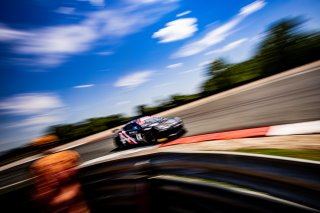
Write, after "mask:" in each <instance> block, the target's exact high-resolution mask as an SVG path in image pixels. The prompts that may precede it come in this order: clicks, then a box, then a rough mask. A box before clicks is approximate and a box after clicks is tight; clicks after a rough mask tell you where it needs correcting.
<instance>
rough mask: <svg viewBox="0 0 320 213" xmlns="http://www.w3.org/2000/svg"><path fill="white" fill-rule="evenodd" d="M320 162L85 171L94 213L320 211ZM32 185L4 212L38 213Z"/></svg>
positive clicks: (9, 198)
mask: <svg viewBox="0 0 320 213" xmlns="http://www.w3.org/2000/svg"><path fill="white" fill-rule="evenodd" d="M319 169H320V163H319V162H315V161H307V160H293V159H291V158H282V157H268V156H264V155H254V154H240V153H233V152H213V153H208V152H194V153H183V152H159V153H153V154H148V155H142V156H134V157H128V158H123V159H116V160H109V161H103V162H98V163H93V164H83V165H80V174H79V180H80V182H81V184H82V191H83V192H84V196H85V198H86V200H87V202H88V205H89V207H90V209H91V212H92V213H99V212H139V213H140V212H161V213H163V212H201V213H202V212H235V211H244V212H284V211H286V212H319V210H320V203H319V197H320V174H319V171H320V170H319ZM30 193H32V185H31V182H23V183H21V184H15V185H13V186H10V187H6V188H5V189H4V190H0V201H1V207H2V210H3V209H8V210H10V212H37V211H36V209H35V208H34V206H33V205H32V204H31V203H30V202H31V201H30V200H29V198H28V195H29V194H30Z"/></svg>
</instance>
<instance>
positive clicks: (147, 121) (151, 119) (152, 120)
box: [141, 117, 163, 125]
mask: <svg viewBox="0 0 320 213" xmlns="http://www.w3.org/2000/svg"><path fill="white" fill-rule="evenodd" d="M161 120H163V118H162V117H149V118H147V119H146V120H143V121H142V122H141V124H144V125H145V124H150V123H155V122H159V121H161Z"/></svg>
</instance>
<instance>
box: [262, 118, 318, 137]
mask: <svg viewBox="0 0 320 213" xmlns="http://www.w3.org/2000/svg"><path fill="white" fill-rule="evenodd" d="M314 133H320V121H310V122H303V123H294V124H284V125H276V126H271V127H270V129H269V131H268V133H267V134H266V135H267V136H276V135H299V134H314Z"/></svg>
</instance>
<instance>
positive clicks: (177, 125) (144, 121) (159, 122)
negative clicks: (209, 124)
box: [114, 116, 186, 148]
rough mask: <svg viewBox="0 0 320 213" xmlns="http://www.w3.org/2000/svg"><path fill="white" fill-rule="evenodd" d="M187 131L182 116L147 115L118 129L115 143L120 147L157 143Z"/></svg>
mask: <svg viewBox="0 0 320 213" xmlns="http://www.w3.org/2000/svg"><path fill="white" fill-rule="evenodd" d="M185 132H186V130H185V129H184V126H183V122H182V120H181V119H180V118H178V117H174V118H163V117H153V116H145V117H142V118H139V119H136V120H133V121H130V122H129V123H127V124H126V125H125V126H124V127H123V128H122V129H121V130H116V131H115V134H114V143H115V145H116V146H117V147H118V148H123V147H125V146H130V145H135V144H140V143H146V144H156V143H159V142H164V141H167V140H169V139H173V138H176V137H179V136H181V135H183V134H184V133H185Z"/></svg>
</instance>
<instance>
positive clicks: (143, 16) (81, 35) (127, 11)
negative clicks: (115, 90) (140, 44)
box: [0, 3, 176, 67]
mask: <svg viewBox="0 0 320 213" xmlns="http://www.w3.org/2000/svg"><path fill="white" fill-rule="evenodd" d="M175 7H176V6H175V5H173V4H160V3H159V6H158V7H153V8H151V7H142V6H141V7H140V6H139V5H138V4H136V5H134V7H133V5H132V4H131V5H126V6H123V7H121V8H115V9H105V10H99V11H96V12H91V13H89V14H88V15H87V16H86V17H85V18H84V20H82V21H81V22H79V23H77V24H72V25H61V26H48V27H44V28H39V29H31V30H28V31H26V30H18V29H13V28H10V27H7V26H3V25H1V24H0V42H7V43H10V44H12V47H13V48H12V50H13V51H14V52H15V53H18V54H20V55H23V56H26V57H30V56H31V57H33V58H34V57H35V58H36V59H37V60H32V62H33V63H35V65H41V66H45V67H53V66H58V65H60V64H61V63H63V62H65V61H66V60H67V58H68V57H70V56H72V55H76V54H80V53H82V52H85V51H88V50H90V49H92V48H93V47H95V45H96V42H97V41H99V40H101V39H104V40H105V39H106V38H107V39H114V38H122V37H125V36H127V35H130V34H133V33H136V32H139V31H140V30H141V29H143V28H144V27H146V26H149V25H151V24H153V23H155V22H156V21H157V20H158V19H159V18H161V17H162V16H163V15H164V14H166V13H168V12H170V11H172V10H173V9H175ZM64 12H66V11H64ZM67 12H68V11H67ZM30 61H31V60H30Z"/></svg>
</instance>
